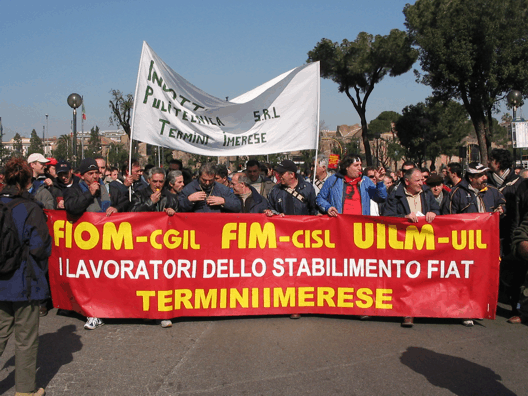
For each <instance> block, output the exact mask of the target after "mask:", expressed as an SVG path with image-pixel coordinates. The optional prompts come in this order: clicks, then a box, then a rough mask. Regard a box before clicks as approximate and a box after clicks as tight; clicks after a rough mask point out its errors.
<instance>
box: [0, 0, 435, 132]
mask: <svg viewBox="0 0 528 396" xmlns="http://www.w3.org/2000/svg"><path fill="white" fill-rule="evenodd" d="M407 2H408V1H400V0H371V1H369V2H366V1H351V0H347V1H332V0H327V1H312V0H303V1H300V0H299V1H297V0H282V1H275V0H269V1H267V2H256V1H209V0H206V1H200V2H183V1H165V0H159V1H156V2H147V1H133V0H126V1H111V0H104V1H89V2H71V1H50V2H43V1H24V0H19V1H16V2H15V1H6V0H4V1H0V15H2V23H1V24H0V43H1V45H0V51H1V52H0V59H1V60H2V61H1V62H0V117H1V119H2V125H3V128H4V134H5V136H4V139H3V140H4V141H5V140H9V139H10V138H12V137H13V135H14V134H15V133H17V132H18V133H20V135H21V136H25V137H29V136H30V134H31V130H32V129H35V130H36V131H37V132H38V134H39V135H41V134H42V131H43V127H44V126H46V114H48V115H49V120H48V121H49V130H47V131H46V136H57V137H58V136H60V135H62V134H66V133H69V131H70V125H71V119H72V109H71V108H70V107H69V106H68V104H67V102H66V99H67V97H68V95H70V94H71V93H78V94H79V95H82V96H83V97H84V103H85V108H86V115H87V121H85V123H84V130H89V129H90V128H92V127H93V126H95V125H97V126H99V128H100V129H101V130H107V129H116V127H115V126H112V125H110V123H109V117H110V115H111V114H110V109H109V107H108V101H109V99H110V93H109V92H110V90H111V89H117V90H120V91H121V92H123V93H125V94H127V93H132V94H133V93H134V91H135V86H136V80H137V73H138V67H139V59H140V55H141V47H142V43H143V41H146V42H147V43H148V44H149V45H150V47H151V48H152V49H153V50H154V52H156V53H157V54H158V56H160V57H161V58H162V59H163V60H164V61H165V63H167V64H168V65H169V66H170V67H171V68H172V69H173V70H174V71H176V72H177V73H178V74H180V75H181V76H183V77H184V78H185V79H187V80H188V81H189V82H191V83H192V84H194V85H195V86H197V87H199V88H200V89H202V90H204V91H205V92H207V93H209V94H211V95H213V96H216V97H219V98H225V97H226V96H228V97H230V98H234V97H236V96H238V95H240V94H242V93H245V92H247V91H249V90H251V89H253V88H255V87H257V86H259V85H261V84H262V83H264V82H266V81H268V80H271V79H272V78H274V77H276V76H278V75H280V74H282V73H284V72H286V71H288V70H290V69H292V68H294V67H297V66H301V65H303V64H304V63H306V60H307V58H308V56H307V53H308V51H310V50H312V49H313V48H314V47H315V46H316V45H317V43H318V42H319V41H320V40H321V39H322V38H328V39H331V40H332V41H334V42H341V41H342V40H343V39H348V40H350V41H353V40H355V38H356V37H357V35H358V33H360V32H362V31H365V32H367V33H370V34H374V35H376V34H381V35H386V34H389V32H390V30H391V29H400V30H405V26H404V21H405V18H404V15H403V13H402V10H403V7H404V6H405V4H406V3H407ZM411 3H414V1H411ZM418 67H419V64H418V63H416V64H415V65H414V66H413V68H418ZM430 94H431V90H430V88H429V87H427V86H424V85H421V84H418V83H417V82H416V81H415V76H414V74H413V72H412V69H411V71H409V72H407V73H406V74H404V75H401V76H399V77H389V76H386V77H385V79H384V80H383V81H382V82H381V83H379V84H378V85H376V87H375V88H374V91H373V92H372V94H371V97H370V98H369V100H368V102H367V121H369V122H370V121H371V120H372V119H374V118H376V117H377V116H378V115H379V113H381V112H382V111H386V110H392V111H396V112H398V113H401V111H402V109H403V108H404V107H405V106H407V105H410V104H416V103H418V102H420V101H423V100H424V99H425V98H426V97H427V96H429V95H430ZM320 119H321V121H324V123H325V124H326V125H327V126H328V127H329V129H332V130H335V128H336V127H337V125H343V124H346V125H353V124H356V123H359V122H360V119H359V116H358V115H357V113H356V111H355V109H354V107H353V105H352V103H351V102H350V100H349V99H348V98H347V97H346V95H345V94H344V93H339V92H338V85H337V84H336V83H334V82H332V81H331V80H326V79H321V112H320ZM77 129H78V130H81V118H80V116H78V118H77Z"/></svg>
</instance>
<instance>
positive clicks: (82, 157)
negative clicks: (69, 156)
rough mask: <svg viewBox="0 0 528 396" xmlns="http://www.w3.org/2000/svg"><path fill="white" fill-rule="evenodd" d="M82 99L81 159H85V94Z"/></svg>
mask: <svg viewBox="0 0 528 396" xmlns="http://www.w3.org/2000/svg"><path fill="white" fill-rule="evenodd" d="M81 99H82V117H81V131H82V132H81V160H83V159H84V118H85V117H86V115H85V114H84V96H81Z"/></svg>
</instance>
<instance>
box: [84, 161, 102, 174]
mask: <svg viewBox="0 0 528 396" xmlns="http://www.w3.org/2000/svg"><path fill="white" fill-rule="evenodd" d="M93 170H96V171H98V172H99V166H97V162H95V160H94V159H93V158H85V159H83V160H82V161H81V165H79V173H80V174H81V175H84V174H85V173H86V172H89V171H93Z"/></svg>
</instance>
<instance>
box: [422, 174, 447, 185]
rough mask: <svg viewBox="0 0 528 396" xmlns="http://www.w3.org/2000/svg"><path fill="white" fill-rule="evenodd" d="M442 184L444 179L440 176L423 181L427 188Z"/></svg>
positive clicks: (432, 176)
mask: <svg viewBox="0 0 528 396" xmlns="http://www.w3.org/2000/svg"><path fill="white" fill-rule="evenodd" d="M443 183H444V178H443V177H442V176H440V175H434V174H433V175H431V176H429V177H428V178H427V179H426V180H425V184H427V185H428V186H429V187H432V186H438V185H439V184H443Z"/></svg>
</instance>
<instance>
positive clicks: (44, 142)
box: [42, 114, 51, 154]
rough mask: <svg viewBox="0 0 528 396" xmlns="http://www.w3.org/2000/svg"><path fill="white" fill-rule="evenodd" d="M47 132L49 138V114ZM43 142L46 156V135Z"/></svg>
mask: <svg viewBox="0 0 528 396" xmlns="http://www.w3.org/2000/svg"><path fill="white" fill-rule="evenodd" d="M46 132H47V133H48V138H49V119H48V115H47V114H46ZM42 140H43V142H42V143H43V144H44V154H46V135H44V138H43V139H42ZM50 154H51V153H50Z"/></svg>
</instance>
